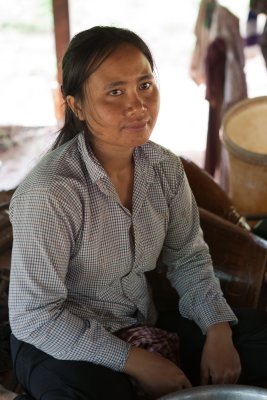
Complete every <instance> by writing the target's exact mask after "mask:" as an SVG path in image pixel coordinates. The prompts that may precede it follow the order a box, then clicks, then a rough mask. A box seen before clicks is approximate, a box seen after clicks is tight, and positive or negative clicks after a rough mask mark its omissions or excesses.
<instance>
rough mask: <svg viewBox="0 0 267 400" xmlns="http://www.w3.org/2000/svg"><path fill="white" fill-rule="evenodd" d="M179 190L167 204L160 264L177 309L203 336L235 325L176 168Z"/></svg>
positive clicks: (194, 209) (194, 207) (192, 203)
mask: <svg viewBox="0 0 267 400" xmlns="http://www.w3.org/2000/svg"><path fill="white" fill-rule="evenodd" d="M178 181H179V187H178V190H177V191H176V194H175V196H174V197H173V199H172V201H171V204H170V217H169V226H168V231H167V236H166V239H165V243H164V246H163V250H162V254H161V263H162V264H163V265H165V266H166V267H167V277H168V279H169V280H170V282H171V284H172V286H173V287H174V288H175V289H176V290H177V293H178V295H179V297H180V301H179V309H180V312H181V315H182V316H183V317H185V318H188V319H191V320H194V321H195V322H196V323H197V325H198V326H199V327H200V328H201V330H202V332H203V333H206V331H207V328H208V327H209V326H210V325H212V324H214V323H218V322H225V321H228V322H230V323H231V324H235V323H237V318H236V316H235V315H234V313H233V311H232V310H231V308H230V307H229V305H228V304H227V302H226V299H225V298H224V296H223V293H222V291H221V288H220V283H219V280H218V279H217V278H216V277H215V274H214V268H213V264H212V260H211V256H210V253H209V248H208V246H207V244H206V243H205V241H204V239H203V233H202V230H201V227H200V223H199V213H198V207H197V205H196V202H195V199H194V196H193V194H192V192H191V189H190V187H189V183H188V181H187V178H186V175H185V173H184V170H183V168H182V166H181V165H180V177H179V179H178Z"/></svg>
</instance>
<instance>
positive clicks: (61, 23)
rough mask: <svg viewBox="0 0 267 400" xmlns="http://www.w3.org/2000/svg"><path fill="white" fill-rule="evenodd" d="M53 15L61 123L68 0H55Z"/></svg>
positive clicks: (57, 108) (59, 118)
mask: <svg viewBox="0 0 267 400" xmlns="http://www.w3.org/2000/svg"><path fill="white" fill-rule="evenodd" d="M53 17H54V34H55V48H56V59H57V87H56V88H55V91H54V103H55V114H56V119H57V121H58V123H59V124H60V123H61V122H62V121H63V119H64V105H63V103H64V102H63V99H62V95H61V89H60V86H61V83H62V72H61V62H62V58H63V55H64V52H65V50H66V48H67V46H68V44H69V41H70V23H69V4H68V0H53Z"/></svg>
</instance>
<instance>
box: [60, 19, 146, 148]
mask: <svg viewBox="0 0 267 400" xmlns="http://www.w3.org/2000/svg"><path fill="white" fill-rule="evenodd" d="M123 43H127V44H131V45H133V46H135V47H136V48H138V49H139V50H140V51H141V52H142V53H143V54H144V55H145V57H146V58H147V60H148V62H149V64H150V66H151V69H152V71H154V61H153V57H152V54H151V52H150V50H149V48H148V46H147V45H146V43H145V42H144V41H143V40H142V39H141V38H140V37H139V36H138V35H137V34H136V33H134V32H132V31H130V30H128V29H123V28H116V27H112V26H95V27H93V28H91V29H87V30H85V31H83V32H80V33H78V34H77V35H76V36H74V37H73V39H72V40H71V41H70V43H69V46H68V48H67V50H66V52H65V55H64V57H63V60H62V88H61V90H62V95H63V98H64V100H65V120H64V125H63V127H62V128H61V129H60V131H59V135H58V137H57V139H56V141H55V143H54V145H53V147H52V149H55V148H57V147H59V146H61V145H62V144H64V143H66V142H67V141H69V140H71V139H72V138H73V137H74V136H76V135H77V134H78V133H79V132H81V131H82V130H83V131H85V132H88V133H89V129H88V127H87V125H86V122H85V121H80V120H79V119H78V118H77V117H76V115H75V114H74V113H73V112H72V110H71V109H70V107H69V106H68V104H67V102H66V97H67V96H69V95H71V96H73V97H74V98H75V101H80V102H81V103H82V102H83V100H84V84H85V82H86V80H87V79H88V78H89V76H90V75H91V74H92V73H93V72H94V71H96V69H97V68H98V67H99V66H100V65H101V63H102V62H103V61H104V60H105V59H106V58H107V57H108V56H109V55H110V54H111V53H112V52H113V51H114V50H116V49H117V48H118V47H119V46H120V45H121V44H123Z"/></svg>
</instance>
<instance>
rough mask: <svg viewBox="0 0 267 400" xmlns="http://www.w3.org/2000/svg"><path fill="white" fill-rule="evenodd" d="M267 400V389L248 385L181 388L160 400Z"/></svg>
mask: <svg viewBox="0 0 267 400" xmlns="http://www.w3.org/2000/svg"><path fill="white" fill-rule="evenodd" d="M263 399H266V400H267V389H262V388H258V387H254V386H246V385H210V386H199V387H194V388H190V389H184V390H179V391H178V392H175V393H170V394H167V395H166V396H163V397H161V398H160V399H158V400H263Z"/></svg>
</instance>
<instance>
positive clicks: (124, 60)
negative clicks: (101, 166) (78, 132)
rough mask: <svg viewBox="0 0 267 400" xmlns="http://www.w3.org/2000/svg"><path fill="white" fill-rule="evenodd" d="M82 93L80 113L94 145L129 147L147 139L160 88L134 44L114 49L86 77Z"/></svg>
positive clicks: (152, 125) (151, 126)
mask: <svg viewBox="0 0 267 400" xmlns="http://www.w3.org/2000/svg"><path fill="white" fill-rule="evenodd" d="M85 94H86V96H85V101H84V102H83V104H82V106H81V110H82V112H81V113H80V114H79V115H80V117H81V119H84V120H85V121H86V123H87V125H88V126H89V128H90V132H91V142H92V145H93V146H95V148H97V147H98V148H100V147H99V146H101V149H102V151H103V150H104V149H108V148H111V147H114V146H115V147H120V148H121V147H123V148H127V149H129V148H133V147H136V146H140V145H142V144H144V143H146V142H147V141H148V139H149V137H150V135H151V132H152V130H153V128H154V125H155V123H156V120H157V116H158V111H159V92H158V87H157V84H156V82H155V79H154V76H153V73H152V71H151V67H150V64H149V62H148V60H147V58H146V57H145V55H144V54H143V53H142V52H141V51H140V50H138V49H137V48H136V47H134V46H131V45H128V44H125V45H122V46H120V47H119V48H118V49H117V50H115V51H114V52H113V53H112V54H111V55H110V56H109V57H108V58H107V59H106V60H105V61H104V62H103V63H102V64H101V65H100V67H99V68H98V69H97V70H96V71H95V72H94V73H93V74H92V75H91V76H90V77H89V79H88V81H87V82H86V86H85ZM103 146H104V147H103Z"/></svg>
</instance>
